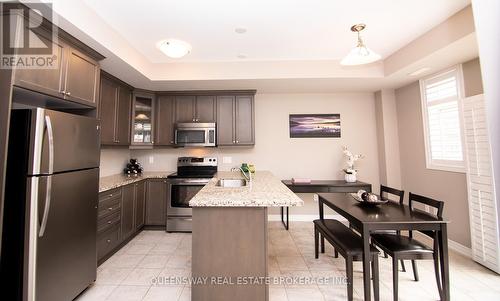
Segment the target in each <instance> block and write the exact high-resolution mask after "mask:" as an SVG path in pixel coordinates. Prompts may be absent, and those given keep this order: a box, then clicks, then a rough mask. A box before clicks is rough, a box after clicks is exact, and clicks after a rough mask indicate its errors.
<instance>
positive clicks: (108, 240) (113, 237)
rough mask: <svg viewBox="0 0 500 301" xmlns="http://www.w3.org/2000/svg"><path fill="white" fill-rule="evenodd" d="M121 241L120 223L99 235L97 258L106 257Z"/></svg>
mask: <svg viewBox="0 0 500 301" xmlns="http://www.w3.org/2000/svg"><path fill="white" fill-rule="evenodd" d="M120 243H121V238H120V225H115V226H113V227H111V228H110V229H109V230H107V231H105V232H103V233H101V234H98V235H97V260H98V261H100V260H102V259H103V258H105V257H106V256H107V255H108V254H109V253H110V252H111V251H113V250H114V249H115V248H116V247H118V245H120Z"/></svg>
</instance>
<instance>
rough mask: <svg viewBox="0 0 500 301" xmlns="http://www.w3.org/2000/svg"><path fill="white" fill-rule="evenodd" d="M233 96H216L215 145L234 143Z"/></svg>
mask: <svg viewBox="0 0 500 301" xmlns="http://www.w3.org/2000/svg"><path fill="white" fill-rule="evenodd" d="M235 143H236V141H235V139H234V96H218V97H217V145H221V146H223V145H234V144H235Z"/></svg>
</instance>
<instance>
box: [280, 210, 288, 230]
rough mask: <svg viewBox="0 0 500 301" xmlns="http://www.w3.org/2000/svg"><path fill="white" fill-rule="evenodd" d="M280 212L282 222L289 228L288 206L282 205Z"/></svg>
mask: <svg viewBox="0 0 500 301" xmlns="http://www.w3.org/2000/svg"><path fill="white" fill-rule="evenodd" d="M285 210H286V222H285V214H284V211H285ZM280 213H281V223H283V226H284V227H285V229H286V230H288V224H289V216H288V207H280Z"/></svg>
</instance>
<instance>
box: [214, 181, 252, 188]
mask: <svg viewBox="0 0 500 301" xmlns="http://www.w3.org/2000/svg"><path fill="white" fill-rule="evenodd" d="M217 186H220V187H233V188H234V187H243V186H247V180H245V179H220V180H219V181H217Z"/></svg>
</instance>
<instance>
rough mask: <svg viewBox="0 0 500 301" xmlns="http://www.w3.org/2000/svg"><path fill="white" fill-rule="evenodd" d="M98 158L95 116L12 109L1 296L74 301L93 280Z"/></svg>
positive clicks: (6, 298) (98, 143)
mask: <svg viewBox="0 0 500 301" xmlns="http://www.w3.org/2000/svg"><path fill="white" fill-rule="evenodd" d="M99 157H100V142H99V129H98V123H97V120H96V119H95V118H90V117H84V116H79V115H73V114H69V113H63V112H58V111H51V110H45V109H40V108H35V109H20V110H12V113H11V120H10V132H9V145H8V158H7V177H6V187H5V188H6V189H5V202H4V222H3V235H2V253H1V254H2V257H1V260H0V262H1V265H0V271H1V274H2V275H1V276H2V279H6V281H3V283H2V288H1V290H0V291H1V293H0V294H1V298H2V300H23V301H35V300H36V301H68V300H72V299H74V298H75V297H76V296H77V295H78V294H80V293H81V292H82V291H83V290H85V288H86V287H88V286H89V285H90V284H91V283H92V282H94V281H95V279H96V262H97V260H96V226H97V225H96V224H97V203H98V189H99V188H98V186H99V159H100V158H99ZM4 298H5V299H4Z"/></svg>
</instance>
